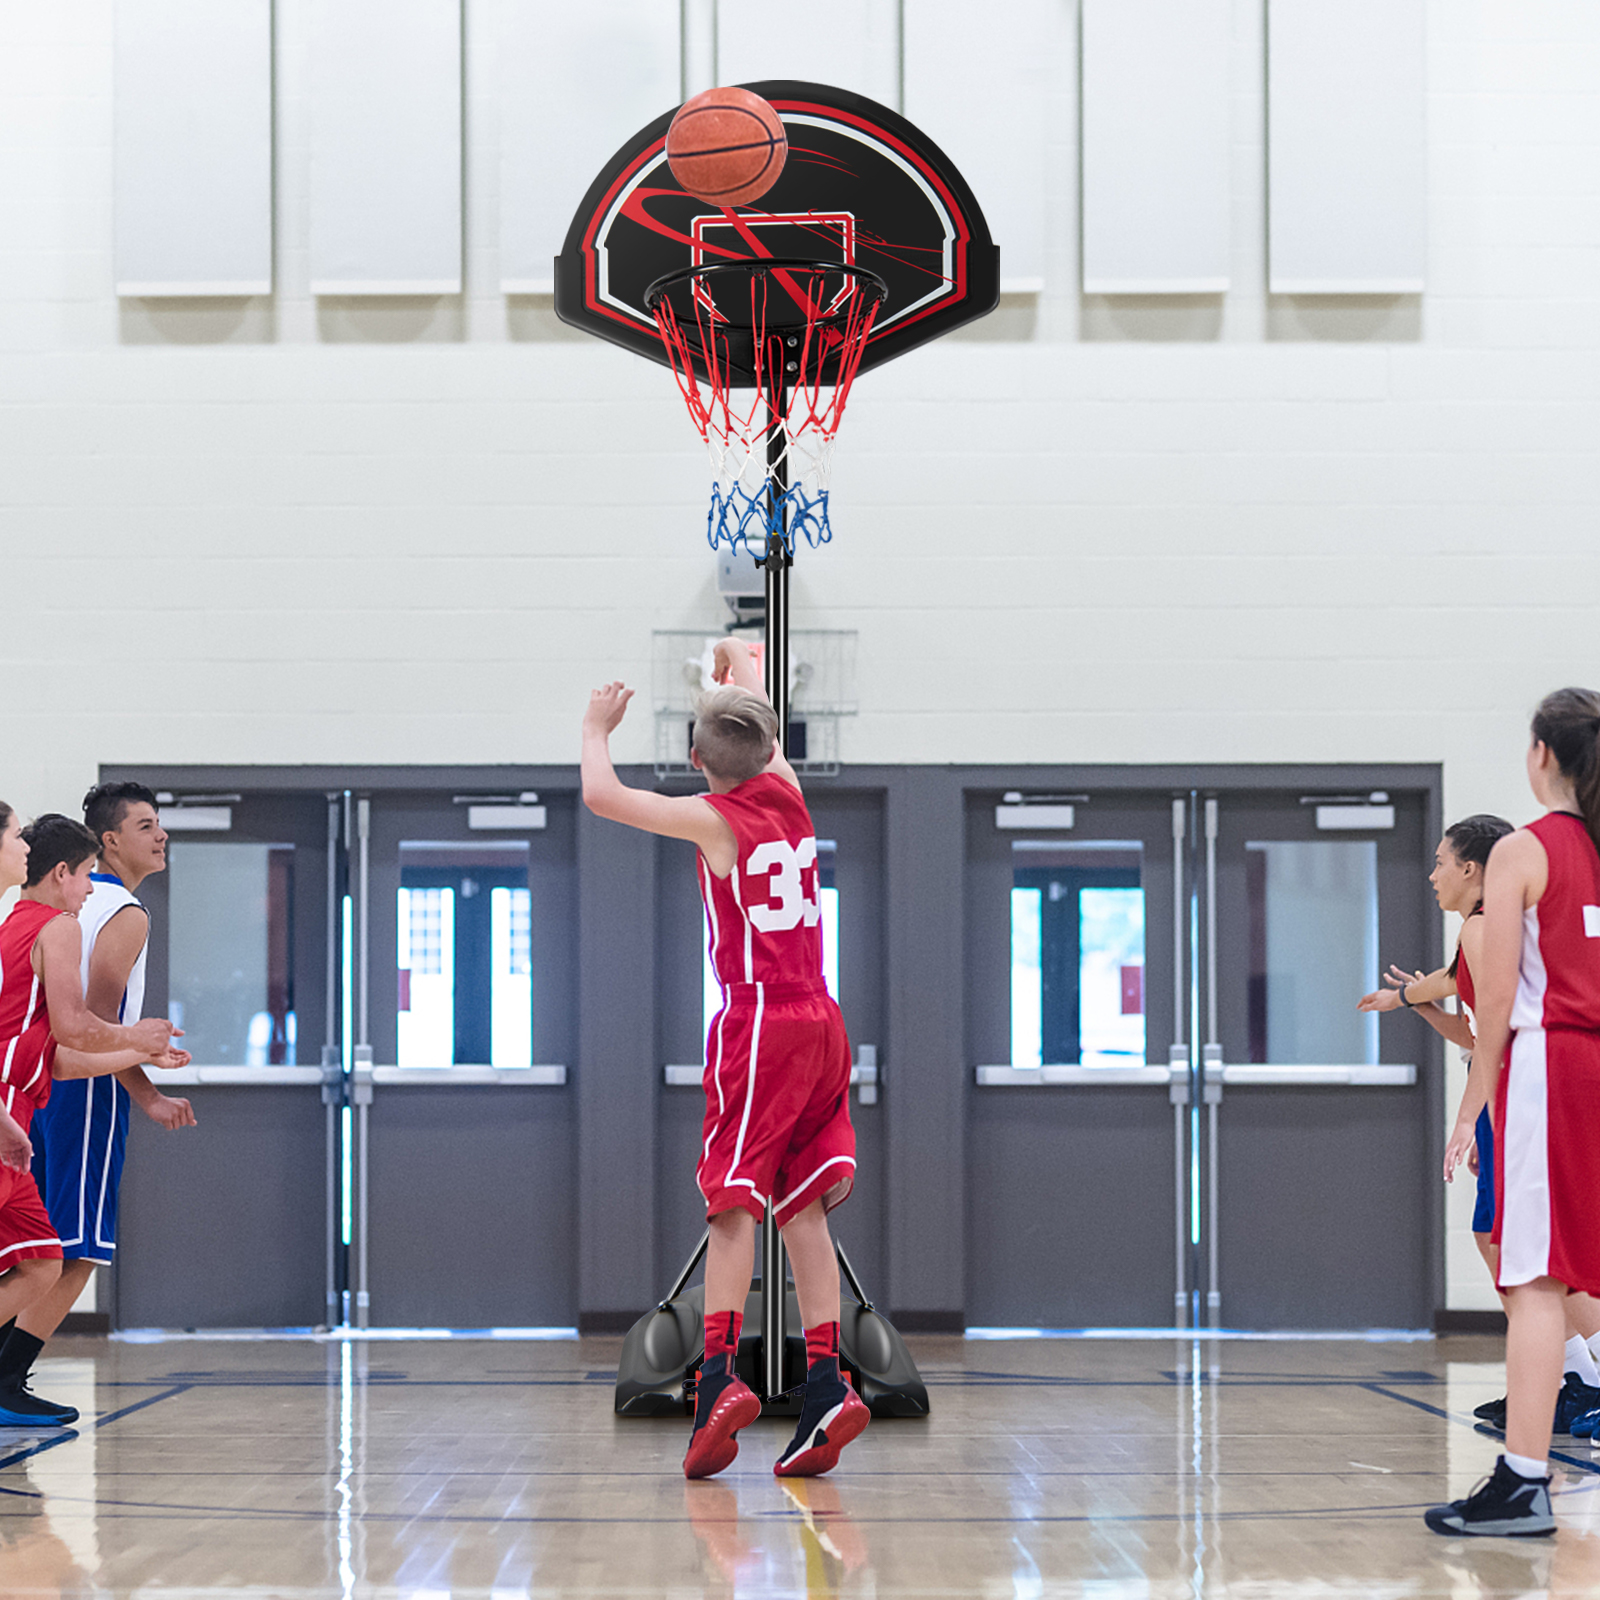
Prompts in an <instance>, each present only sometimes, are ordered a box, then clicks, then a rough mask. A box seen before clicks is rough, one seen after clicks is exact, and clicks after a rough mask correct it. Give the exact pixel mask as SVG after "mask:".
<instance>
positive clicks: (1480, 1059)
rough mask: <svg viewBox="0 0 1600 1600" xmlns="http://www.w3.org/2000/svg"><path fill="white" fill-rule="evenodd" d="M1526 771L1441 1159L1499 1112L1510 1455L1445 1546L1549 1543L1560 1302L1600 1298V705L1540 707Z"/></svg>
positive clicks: (1488, 914)
mask: <svg viewBox="0 0 1600 1600" xmlns="http://www.w3.org/2000/svg"><path fill="white" fill-rule="evenodd" d="M1527 767H1528V782H1529V785H1530V786H1531V788H1532V789H1533V792H1534V795H1535V797H1536V798H1537V799H1538V800H1539V803H1540V804H1541V805H1543V806H1545V807H1546V814H1545V815H1544V816H1542V817H1541V818H1540V819H1539V820H1538V821H1537V822H1535V823H1532V824H1531V825H1530V826H1528V827H1526V828H1519V829H1518V830H1517V831H1516V832H1515V833H1513V834H1511V835H1509V836H1508V837H1507V838H1505V839H1503V840H1501V841H1500V843H1499V844H1497V845H1496V846H1495V848H1494V851H1493V853H1492V855H1491V856H1490V858H1489V869H1488V872H1487V873H1486V874H1485V881H1484V895H1483V940H1482V946H1483V948H1482V951H1481V959H1480V962H1479V966H1478V969H1477V973H1476V977H1477V990H1478V1013H1477V1022H1478V1028H1477V1035H1478V1039H1477V1048H1476V1050H1475V1052H1474V1055H1473V1061H1472V1070H1471V1072H1470V1073H1469V1074H1468V1077H1467V1090H1466V1093H1465V1094H1464V1095H1463V1096H1462V1101H1461V1110H1460V1112H1459V1114H1458V1116H1457V1118H1456V1125H1455V1129H1454V1131H1453V1132H1452V1133H1451V1135H1450V1141H1449V1143H1448V1145H1447V1146H1446V1148H1445V1176H1446V1177H1447V1178H1448V1177H1450V1176H1452V1175H1453V1173H1454V1172H1455V1169H1456V1168H1457V1167H1458V1166H1459V1165H1460V1164H1461V1161H1462V1159H1463V1157H1464V1156H1465V1155H1466V1153H1467V1150H1468V1149H1469V1148H1470V1146H1471V1144H1472V1138H1473V1124H1474V1123H1475V1121H1476V1119H1477V1115H1478V1112H1479V1110H1480V1109H1481V1108H1482V1107H1483V1106H1484V1105H1485V1104H1492V1105H1493V1107H1494V1130H1495V1145H1496V1149H1497V1152H1498V1154H1499V1158H1500V1159H1499V1170H1498V1171H1497V1173H1496V1182H1495V1190H1496V1200H1497V1205H1496V1208H1495V1209H1496V1216H1495V1242H1496V1243H1497V1244H1498V1245H1499V1247H1500V1271H1499V1287H1500V1290H1501V1292H1502V1294H1503V1295H1504V1296H1505V1302H1506V1316H1507V1320H1508V1324H1509V1326H1508V1329H1507V1335H1506V1394H1507V1402H1506V1452H1505V1454H1504V1455H1503V1456H1502V1457H1501V1458H1500V1460H1499V1461H1498V1463H1497V1464H1496V1466H1495V1470H1494V1473H1493V1475H1492V1476H1491V1477H1489V1478H1488V1479H1486V1480H1485V1482H1484V1483H1483V1484H1481V1485H1480V1486H1479V1487H1478V1488H1477V1489H1476V1490H1475V1491H1474V1492H1473V1493H1472V1494H1471V1495H1469V1496H1467V1498H1466V1499H1464V1500H1457V1501H1454V1502H1453V1503H1452V1504H1450V1505H1447V1506H1437V1507H1435V1508H1434V1509H1433V1510H1432V1511H1430V1512H1428V1513H1427V1517H1426V1521H1427V1524H1428V1526H1429V1527H1430V1528H1432V1529H1433V1530H1434V1532H1436V1533H1444V1534H1452V1535H1453V1534H1506V1535H1530V1534H1548V1533H1553V1532H1554V1531H1555V1519H1554V1517H1553V1516H1552V1514H1551V1509H1550V1478H1549V1472H1548V1466H1549V1453H1550V1421H1551V1417H1552V1416H1553V1415H1554V1413H1555V1409H1556V1397H1557V1392H1558V1391H1559V1389H1560V1387H1561V1365H1562V1362H1561V1354H1562V1346H1563V1344H1564V1342H1565V1339H1566V1300H1567V1295H1568V1292H1569V1290H1573V1289H1577V1290H1582V1291H1584V1292H1586V1293H1589V1294H1595V1293H1600V1230H1596V1228H1595V1227H1594V1220H1593V1219H1594V1216H1595V1214H1596V1210H1597V1209H1600V694H1596V693H1595V692H1594V691H1593V690H1590V689H1558V690H1557V691H1556V692H1555V693H1554V694H1550V695H1547V696H1546V697H1545V699H1544V700H1543V701H1542V702H1541V703H1540V706H1539V709H1538V711H1537V712H1535V713H1534V718H1533V742H1532V744H1531V746H1530V747H1529V750H1528V758H1527ZM1502 1066H1503V1069H1504V1070H1502Z"/></svg>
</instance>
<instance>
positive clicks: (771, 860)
mask: <svg viewBox="0 0 1600 1600" xmlns="http://www.w3.org/2000/svg"><path fill="white" fill-rule="evenodd" d="M705 799H706V802H707V804H708V805H711V806H713V807H715V809H716V810H717V812H718V813H719V814H720V815H721V816H722V817H723V818H724V819H725V820H726V821H727V824H728V826H729V827H730V828H732V829H733V837H734V841H735V843H736V845H737V846H738V851H737V854H736V856H735V858H734V866H733V871H732V872H730V873H729V874H728V876H727V877H726V878H719V877H717V876H716V875H715V874H714V873H713V872H712V871H711V869H710V868H709V867H708V866H707V865H706V860H705V857H704V856H701V858H700V893H701V896H702V898H703V899H704V900H705V903H706V920H707V922H708V923H709V924H710V937H711V960H712V964H713V965H714V966H715V967H716V970H717V978H718V981H719V982H720V983H721V984H722V989H723V993H724V994H726V993H727V990H728V986H729V985H730V984H735V983H798V984H810V985H815V986H817V987H819V988H820V987H821V985H822V906H821V895H820V891H819V886H818V880H817V840H816V835H815V833H814V831H813V829H812V823H811V813H810V812H809V811H807V810H806V803H805V801H804V799H802V798H801V795H800V791H799V790H798V789H797V788H795V786H794V785H793V784H792V783H789V782H787V781H786V780H785V779H783V778H780V777H777V776H776V775H775V774H773V773H770V772H763V773H759V774H758V775H757V776H756V777H754V778H747V779H746V780H745V781H744V782H743V783H741V784H740V785H739V786H738V788H736V789H732V790H730V791H729V792H728V793H727V794H708V795H707V796H706V797H705Z"/></svg>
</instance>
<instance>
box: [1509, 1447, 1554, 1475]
mask: <svg viewBox="0 0 1600 1600" xmlns="http://www.w3.org/2000/svg"><path fill="white" fill-rule="evenodd" d="M1505 1463H1506V1465H1507V1466H1508V1467H1510V1468H1511V1470H1512V1471H1513V1472H1514V1473H1516V1475H1517V1476H1518V1477H1519V1478H1548V1477H1549V1476H1550V1463H1549V1462H1548V1461H1535V1460H1534V1459H1533V1457H1532V1456H1514V1455H1512V1453H1511V1452H1510V1451H1509V1450H1507V1451H1506V1454H1505Z"/></svg>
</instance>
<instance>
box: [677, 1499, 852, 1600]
mask: <svg viewBox="0 0 1600 1600" xmlns="http://www.w3.org/2000/svg"><path fill="white" fill-rule="evenodd" d="M741 1493H743V1494H745V1495H748V1496H749V1497H750V1499H751V1500H752V1502H753V1503H754V1504H753V1507H752V1514H751V1515H749V1516H746V1515H743V1514H741V1509H740V1495H741ZM683 1505H684V1512H685V1514H686V1515H687V1517H688V1519H689V1526H690V1528H692V1529H693V1530H694V1536H695V1538H696V1539H697V1540H698V1541H699V1544H700V1549H701V1552H702V1555H703V1558H704V1567H705V1573H706V1576H707V1579H708V1582H707V1584H706V1588H705V1593H706V1594H707V1595H708V1596H718V1597H727V1600H746V1597H749V1596H756V1595H775V1594H783V1595H805V1596H806V1597H807V1600H838V1597H840V1596H844V1595H849V1594H861V1593H866V1594H870V1593H872V1592H873V1590H872V1585H871V1571H870V1566H869V1559H868V1548H867V1538H866V1534H865V1532H864V1530H863V1529H862V1528H861V1527H860V1526H859V1525H858V1524H857V1522H856V1521H855V1519H854V1518H853V1517H852V1516H851V1515H850V1513H849V1511H848V1510H846V1509H845V1492H844V1490H843V1489H842V1488H841V1487H840V1485H839V1484H837V1483H835V1482H832V1481H831V1480H829V1479H827V1478H774V1479H771V1480H770V1481H766V1482H762V1483H759V1484H757V1485H755V1486H750V1485H748V1484H736V1483H733V1482H718V1481H717V1480H715V1479H707V1480H704V1481H702V1482H698V1483H686V1484H684V1486H683ZM785 1510H786V1511H788V1512H789V1513H791V1514H790V1515H787V1516H785V1515H784V1514H783V1513H784V1511H785ZM858 1578H860V1579H862V1580H864V1581H863V1582H862V1583H861V1584H859V1585H858V1584H857V1583H856V1582H855V1581H854V1580H856V1579H858Z"/></svg>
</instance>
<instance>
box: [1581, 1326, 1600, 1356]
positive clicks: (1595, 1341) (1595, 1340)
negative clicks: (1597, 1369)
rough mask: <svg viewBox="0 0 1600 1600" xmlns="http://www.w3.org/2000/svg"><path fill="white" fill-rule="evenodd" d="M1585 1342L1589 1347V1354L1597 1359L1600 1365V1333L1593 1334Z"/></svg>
mask: <svg viewBox="0 0 1600 1600" xmlns="http://www.w3.org/2000/svg"><path fill="white" fill-rule="evenodd" d="M1583 1342H1584V1343H1585V1344H1586V1345H1588V1347H1589V1354H1590V1355H1592V1356H1593V1357H1594V1358H1595V1361H1596V1362H1597V1363H1600V1333H1595V1334H1591V1335H1590V1336H1589V1337H1588V1338H1587V1339H1585V1340H1584V1341H1583Z"/></svg>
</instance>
